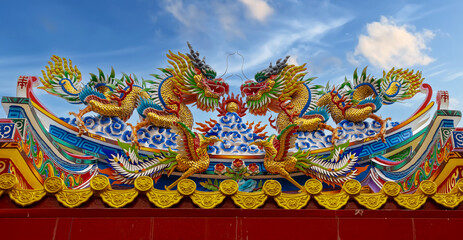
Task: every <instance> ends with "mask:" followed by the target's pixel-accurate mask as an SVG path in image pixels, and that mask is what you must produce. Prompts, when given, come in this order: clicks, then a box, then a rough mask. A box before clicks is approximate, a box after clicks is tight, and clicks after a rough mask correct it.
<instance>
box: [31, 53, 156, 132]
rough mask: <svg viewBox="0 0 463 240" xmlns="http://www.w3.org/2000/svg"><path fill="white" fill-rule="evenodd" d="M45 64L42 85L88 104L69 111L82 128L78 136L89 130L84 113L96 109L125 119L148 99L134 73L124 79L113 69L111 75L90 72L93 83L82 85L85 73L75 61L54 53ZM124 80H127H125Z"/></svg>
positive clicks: (72, 101)
mask: <svg viewBox="0 0 463 240" xmlns="http://www.w3.org/2000/svg"><path fill="white" fill-rule="evenodd" d="M51 60H52V61H50V62H48V63H49V65H50V67H48V66H46V69H47V71H46V72H45V71H43V70H42V74H43V78H40V80H41V82H42V84H43V86H41V87H39V88H40V89H43V90H45V91H47V92H48V93H50V94H53V95H56V96H59V97H61V98H64V99H65V100H67V101H68V102H70V103H73V104H82V103H83V104H85V105H87V106H86V107H85V108H84V109H82V110H80V111H79V113H77V114H76V113H73V112H70V113H69V114H71V115H74V116H75V117H76V123H77V126H78V127H79V133H78V135H79V136H81V135H82V134H83V133H84V132H88V129H87V127H85V125H84V122H83V121H82V116H83V115H84V114H86V113H89V112H92V111H93V112H96V113H98V114H100V115H102V116H107V117H118V118H120V119H122V120H123V121H124V122H125V121H127V120H128V119H129V118H130V116H131V115H132V113H133V111H134V109H135V108H136V107H137V106H138V104H139V102H140V101H142V100H143V99H147V98H149V95H148V93H147V92H146V90H145V89H144V84H145V82H143V81H142V86H137V85H134V84H135V83H138V80H137V78H136V77H135V80H134V79H133V78H132V77H131V76H127V75H126V74H124V75H123V76H122V78H121V79H117V78H115V73H114V69H112V70H111V74H110V75H108V76H105V75H104V73H103V71H102V70H101V69H98V71H99V74H98V76H96V75H95V74H90V76H91V79H90V82H89V83H87V84H86V85H85V86H82V83H81V80H82V74H81V72H80V71H79V69H78V68H77V66H73V65H72V61H71V60H69V63H68V61H67V60H66V59H65V58H61V57H58V56H55V55H53V56H52V57H51ZM123 80H125V83H124V81H123Z"/></svg>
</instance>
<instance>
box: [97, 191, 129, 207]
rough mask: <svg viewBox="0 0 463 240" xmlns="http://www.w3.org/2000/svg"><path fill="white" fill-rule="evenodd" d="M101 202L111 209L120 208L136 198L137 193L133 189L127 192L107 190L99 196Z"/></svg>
mask: <svg viewBox="0 0 463 240" xmlns="http://www.w3.org/2000/svg"><path fill="white" fill-rule="evenodd" d="M100 196H101V199H103V202H105V203H107V204H108V205H109V206H111V207H115V208H120V207H123V206H125V205H127V204H128V203H131V202H132V201H133V200H134V199H135V198H136V197H137V196H138V191H137V190H135V189H129V190H107V191H104V192H102V193H101V194H100Z"/></svg>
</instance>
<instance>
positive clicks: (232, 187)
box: [219, 179, 239, 195]
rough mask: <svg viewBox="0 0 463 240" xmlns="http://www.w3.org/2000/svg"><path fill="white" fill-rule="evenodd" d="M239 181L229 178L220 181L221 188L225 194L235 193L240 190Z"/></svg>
mask: <svg viewBox="0 0 463 240" xmlns="http://www.w3.org/2000/svg"><path fill="white" fill-rule="evenodd" d="M238 188H239V186H238V183H237V182H236V181H235V180H232V179H227V180H225V181H223V182H221V183H220V186H219V190H220V191H221V192H222V193H223V194H225V195H233V194H235V193H236V192H238Z"/></svg>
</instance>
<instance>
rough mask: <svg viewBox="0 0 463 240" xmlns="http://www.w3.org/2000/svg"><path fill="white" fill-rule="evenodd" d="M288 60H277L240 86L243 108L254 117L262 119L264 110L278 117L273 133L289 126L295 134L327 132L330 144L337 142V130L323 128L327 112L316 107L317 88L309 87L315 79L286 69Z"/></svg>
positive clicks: (298, 70) (302, 69) (301, 70)
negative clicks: (325, 130) (257, 116)
mask: <svg viewBox="0 0 463 240" xmlns="http://www.w3.org/2000/svg"><path fill="white" fill-rule="evenodd" d="M288 58H289V57H286V58H285V59H283V60H281V59H279V60H278V61H277V62H276V64H275V66H272V63H270V66H269V67H268V68H266V69H264V70H262V71H260V72H258V73H257V74H256V75H255V77H254V78H255V80H254V81H252V80H249V81H246V82H245V83H244V84H243V85H241V92H242V94H243V95H245V96H246V105H247V107H248V108H249V112H250V113H252V114H254V115H265V114H266V113H267V111H268V110H271V111H273V112H276V113H279V114H278V117H277V120H276V121H277V124H276V127H277V131H281V130H282V129H285V128H286V127H287V126H289V125H291V124H293V123H294V124H297V125H299V126H300V127H299V130H298V131H305V132H311V131H316V130H323V129H327V130H329V131H331V132H332V133H333V137H332V139H331V142H332V143H333V144H334V142H335V141H336V139H338V135H337V129H335V128H333V127H331V126H330V125H328V124H326V122H327V121H328V119H329V109H328V108H327V107H318V106H317V105H316V102H317V100H318V97H319V93H318V91H317V89H318V88H322V87H321V86H318V85H316V86H313V85H312V84H311V82H312V81H313V80H314V79H315V78H308V79H304V77H305V75H306V74H307V72H305V70H307V69H306V68H305V64H304V65H302V66H295V65H288V64H287V61H288Z"/></svg>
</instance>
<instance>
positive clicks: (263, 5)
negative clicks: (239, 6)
mask: <svg viewBox="0 0 463 240" xmlns="http://www.w3.org/2000/svg"><path fill="white" fill-rule="evenodd" d="M240 2H241V3H243V4H244V5H245V6H246V7H247V8H248V10H249V13H250V16H251V17H252V18H255V19H257V20H259V21H261V22H264V21H265V19H266V18H267V17H268V16H270V15H271V14H272V13H273V8H271V7H270V6H269V5H268V4H267V2H266V1H263V0H240Z"/></svg>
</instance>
